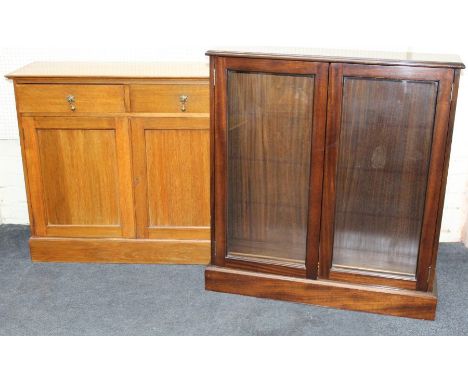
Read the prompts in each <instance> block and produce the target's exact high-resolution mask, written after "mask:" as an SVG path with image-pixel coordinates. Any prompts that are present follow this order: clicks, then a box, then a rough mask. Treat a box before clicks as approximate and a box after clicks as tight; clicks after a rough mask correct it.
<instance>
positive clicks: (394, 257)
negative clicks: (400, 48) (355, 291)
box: [321, 64, 450, 284]
mask: <svg viewBox="0 0 468 382" xmlns="http://www.w3.org/2000/svg"><path fill="white" fill-rule="evenodd" d="M446 72H447V71H444V72H442V71H441V70H438V69H427V68H423V69H421V68H418V69H411V68H384V67H375V68H364V67H361V66H359V65H341V64H339V65H332V78H333V80H332V89H330V90H331V94H332V98H331V101H330V104H329V107H330V109H332V108H333V111H334V112H335V113H336V115H335V117H334V118H331V119H330V123H329V126H328V133H327V137H328V141H327V168H326V170H325V172H326V176H325V178H326V180H325V186H324V190H325V195H324V223H323V230H322V240H323V243H324V244H323V246H322V249H323V250H322V260H323V261H322V260H321V264H322V266H323V267H328V268H330V267H331V270H332V274H331V278H333V276H334V274H333V272H346V273H355V274H361V275H365V274H367V275H370V276H372V275H379V276H382V277H389V278H395V279H407V280H413V281H414V282H416V280H417V278H418V277H417V275H418V273H419V272H418V270H419V271H420V267H421V261H422V258H423V257H429V258H430V257H431V253H426V252H425V251H421V246H422V245H425V243H427V240H428V239H429V240H433V238H431V237H429V235H426V234H425V232H430V231H431V228H430V227H429V225H430V224H432V225H433V222H434V221H435V217H434V216H432V215H433V214H434V213H435V210H434V208H433V206H432V205H431V201H430V200H428V198H433V197H434V196H435V197H436V198H437V195H438V188H439V189H440V175H437V173H438V171H440V169H439V167H440V166H441V165H440V162H441V161H437V160H436V159H435V158H437V157H438V156H439V155H441V153H443V151H444V145H445V137H446V128H447V119H446V118H447V113H446V110H445V108H446V104H447V103H448V101H449V94H448V90H449V88H450V86H449V83H450V81H449V80H450V73H449V75H446V74H445V73H446ZM449 72H450V71H449ZM444 121H445V122H444ZM429 193H432V195H429ZM431 234H432V235H433V232H432V233H431ZM327 273H328V269H324V268H322V276H325V277H326V276H327ZM337 278H338V277H337ZM339 278H340V279H342V275H340V276H339ZM375 281H376V279H373V281H372V282H375ZM377 283H378V281H377ZM397 283H400V281H395V284H397Z"/></svg>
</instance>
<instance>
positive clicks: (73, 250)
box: [29, 237, 210, 265]
mask: <svg viewBox="0 0 468 382" xmlns="http://www.w3.org/2000/svg"><path fill="white" fill-rule="evenodd" d="M29 248H30V252H31V259H32V261H34V262H74V263H132V264H193V265H196V264H198V265H206V264H208V263H209V261H210V241H209V240H154V239H106V238H55V237H54V238H52V237H31V238H30V239H29Z"/></svg>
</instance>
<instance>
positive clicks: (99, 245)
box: [7, 63, 210, 264]
mask: <svg viewBox="0 0 468 382" xmlns="http://www.w3.org/2000/svg"><path fill="white" fill-rule="evenodd" d="M208 73H209V72H208V65H205V64H199V63H193V64H189V63H187V64H185V63H182V64H176V63H167V64H164V63H155V64H130V63H129V64H108V63H101V64H97V63H94V64H92V63H33V64H30V65H28V66H26V67H24V68H21V69H19V70H17V71H16V72H14V73H11V74H10V75H8V76H7V77H8V78H11V79H13V81H14V86H15V94H16V103H17V111H18V122H19V129H20V138H21V147H22V154H23V164H24V173H25V179H26V186H27V195H28V206H29V214H30V222H31V233H32V237H31V239H30V249H31V257H32V259H33V260H34V261H77V262H80V261H82V262H136V263H186V264H206V263H208V261H209V252H210V210H209V203H210V202H209V200H210V199H209V192H210V189H209V176H210V169H209V166H210V165H209V139H210V138H209V84H208Z"/></svg>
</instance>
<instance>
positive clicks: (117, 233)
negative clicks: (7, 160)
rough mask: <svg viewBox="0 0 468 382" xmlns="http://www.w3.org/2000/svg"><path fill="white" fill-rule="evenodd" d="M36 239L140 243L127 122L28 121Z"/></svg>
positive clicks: (88, 119) (26, 136) (25, 122)
mask: <svg viewBox="0 0 468 382" xmlns="http://www.w3.org/2000/svg"><path fill="white" fill-rule="evenodd" d="M22 131H23V134H24V142H25V154H26V170H27V172H28V179H29V189H30V195H31V210H32V217H33V219H34V235H36V236H57V237H60V236H63V237H134V236H135V226H134V212H133V194H132V180H131V161H130V160H129V158H130V137H129V129H128V123H127V119H124V118H91V117H23V118H22Z"/></svg>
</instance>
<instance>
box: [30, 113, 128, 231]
mask: <svg viewBox="0 0 468 382" xmlns="http://www.w3.org/2000/svg"><path fill="white" fill-rule="evenodd" d="M63 120H66V122H65V123H61V121H63ZM39 121H42V122H45V123H47V125H48V126H47V127H41V125H40V124H38V122H39ZM84 121H90V122H91V123H90V124H89V126H90V127H89V128H88V129H87V130H112V131H115V145H116V160H117V163H116V165H117V167H118V179H117V182H118V198H119V209H120V225H115V226H114V225H96V226H93V225H89V226H86V225H63V226H62V225H49V224H48V218H47V210H46V204H45V196H44V189H43V179H42V172H41V167H40V166H41V165H40V156H39V150H40V148H39V144H38V137H37V130H40V129H62V130H72V129H79V128H78V127H77V124H79V123H81V122H84ZM21 126H22V132H23V134H24V147H25V163H26V167H27V171H28V176H29V195H30V199H31V200H30V202H31V213H32V216H33V219H34V232H33V234H34V235H35V236H52V237H53V236H56V237H116V238H117V237H121V238H133V237H135V219H134V212H133V190H132V183H131V179H132V170H131V162H130V161H129V160H128V158H130V155H131V154H130V135H129V128H128V122H127V119H126V118H113V117H99V118H97V117H81V116H80V117H68V116H64V117H44V116H36V117H31V116H22V117H21ZM82 129H85V128H82Z"/></svg>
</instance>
